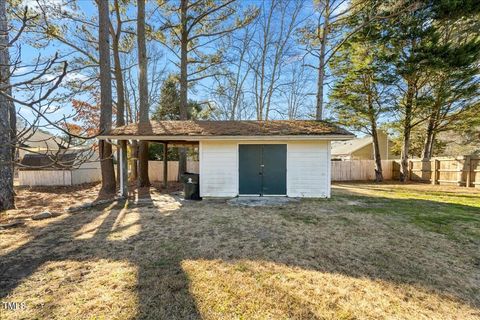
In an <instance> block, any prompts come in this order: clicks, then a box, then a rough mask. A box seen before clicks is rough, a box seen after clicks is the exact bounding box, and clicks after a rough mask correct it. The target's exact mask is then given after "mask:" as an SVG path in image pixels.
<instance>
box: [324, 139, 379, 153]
mask: <svg viewBox="0 0 480 320" xmlns="http://www.w3.org/2000/svg"><path fill="white" fill-rule="evenodd" d="M371 143H373V139H372V137H370V136H366V137H363V138H357V139H352V140H347V141H333V142H332V156H333V155H336V156H340V155H349V154H351V153H353V152H355V151H357V150H360V149H362V148H363V147H365V146H368V145H369V144H371Z"/></svg>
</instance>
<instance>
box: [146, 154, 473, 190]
mask: <svg viewBox="0 0 480 320" xmlns="http://www.w3.org/2000/svg"><path fill="white" fill-rule="evenodd" d="M331 163H332V181H374V180H375V161H373V160H345V161H332V162H331ZM408 164H409V165H408V168H409V173H408V175H409V179H410V180H412V181H418V182H430V183H432V184H454V185H460V186H476V187H477V188H480V157H478V156H477V157H475V156H463V157H455V158H432V159H430V160H422V159H412V160H409V161H408ZM198 168H199V166H198V161H188V162H187V171H189V172H195V173H198V172H199V169H198ZM382 170H383V178H384V179H385V180H398V179H399V175H400V161H399V160H382ZM148 174H149V177H150V179H151V180H152V181H162V180H163V161H149V168H148ZM432 177H433V180H432ZM168 181H178V161H169V162H168Z"/></svg>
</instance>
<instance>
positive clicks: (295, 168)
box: [199, 141, 331, 197]
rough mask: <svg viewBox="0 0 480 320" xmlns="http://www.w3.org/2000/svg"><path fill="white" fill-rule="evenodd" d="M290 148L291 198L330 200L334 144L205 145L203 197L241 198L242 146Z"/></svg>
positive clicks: (213, 142)
mask: <svg viewBox="0 0 480 320" xmlns="http://www.w3.org/2000/svg"><path fill="white" fill-rule="evenodd" d="M279 143H280V144H287V195H288V196H289V197H330V177H331V173H330V141H201V142H200V148H199V152H200V167H199V171H200V195H201V196H202V197H235V196H237V195H238V145H239V144H279Z"/></svg>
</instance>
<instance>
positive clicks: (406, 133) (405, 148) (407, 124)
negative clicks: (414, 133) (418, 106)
mask: <svg viewBox="0 0 480 320" xmlns="http://www.w3.org/2000/svg"><path fill="white" fill-rule="evenodd" d="M413 96H414V89H413V86H412V84H411V83H408V89H407V97H406V101H405V119H404V123H403V143H402V151H401V154H400V181H402V182H406V181H407V180H408V154H409V148H410V133H411V130H412V116H413V115H412V109H413Z"/></svg>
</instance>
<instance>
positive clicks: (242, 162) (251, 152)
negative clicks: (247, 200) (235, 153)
mask: <svg viewBox="0 0 480 320" xmlns="http://www.w3.org/2000/svg"><path fill="white" fill-rule="evenodd" d="M238 160H239V175H240V176H239V184H240V186H239V192H240V194H258V195H260V194H261V193H262V167H261V164H262V145H259V144H244V145H240V146H239V157H238Z"/></svg>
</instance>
